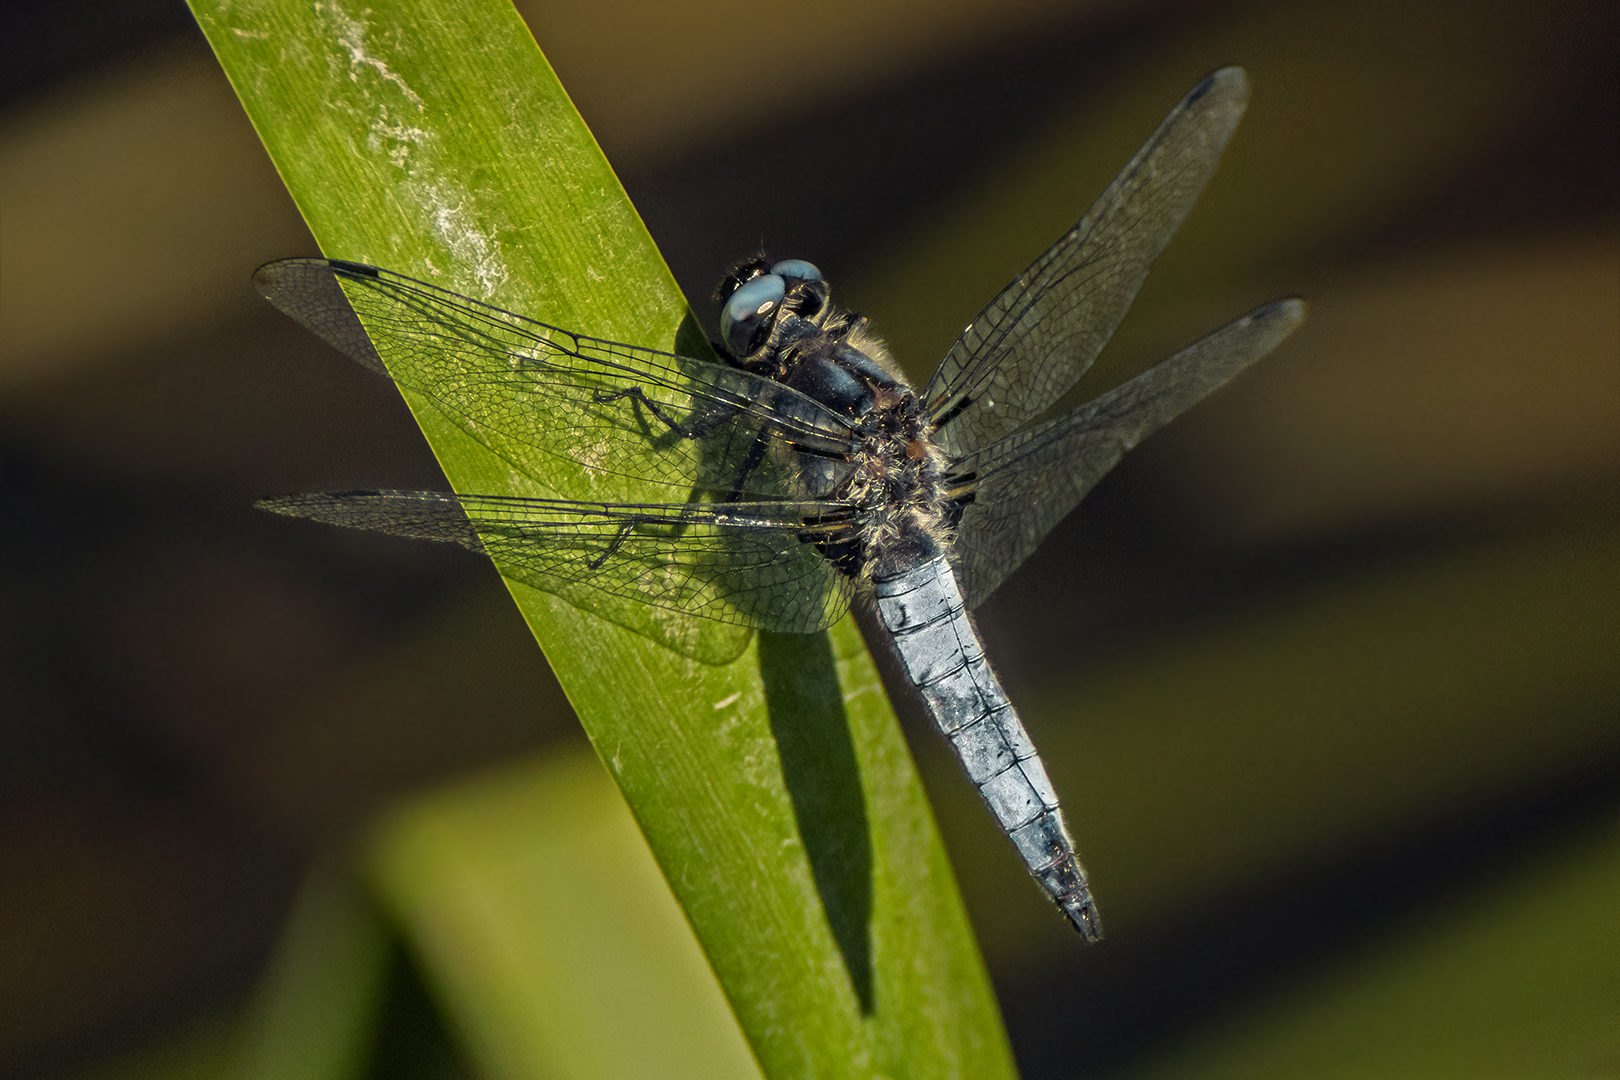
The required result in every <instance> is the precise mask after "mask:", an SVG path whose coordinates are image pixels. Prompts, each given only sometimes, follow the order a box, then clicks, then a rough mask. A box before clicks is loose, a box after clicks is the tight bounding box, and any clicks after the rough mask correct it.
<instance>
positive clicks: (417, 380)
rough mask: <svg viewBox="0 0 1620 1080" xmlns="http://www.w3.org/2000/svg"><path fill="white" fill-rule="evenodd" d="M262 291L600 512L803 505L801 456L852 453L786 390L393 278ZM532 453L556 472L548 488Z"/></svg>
mask: <svg viewBox="0 0 1620 1080" xmlns="http://www.w3.org/2000/svg"><path fill="white" fill-rule="evenodd" d="M254 282H255V284H256V285H257V286H258V287H259V290H260V291H261V292H262V293H263V294H264V296H265V297H266V298H267V299H268V300H269V301H270V302H271V303H272V304H274V305H275V306H276V307H278V308H280V309H281V310H282V311H284V312H286V313H287V314H288V315H290V316H292V317H293V318H294V319H295V320H297V321H298V322H300V323H302V324H303V325H304V326H306V327H308V328H309V329H310V330H313V331H314V332H315V333H316V334H318V335H320V336H321V337H323V338H325V339H326V340H327V341H328V342H329V343H331V344H332V345H333V346H335V347H336V348H338V349H339V350H341V351H342V352H344V353H346V354H347V355H349V356H350V357H352V358H353V359H354V360H356V361H358V362H359V363H361V364H363V365H364V366H366V367H368V368H371V369H372V370H374V371H379V372H382V373H383V374H386V375H388V376H389V377H391V378H393V379H394V380H395V381H396V382H398V383H400V384H401V385H402V386H406V387H409V388H410V389H412V390H414V391H417V392H418V393H421V394H423V395H425V396H427V397H428V398H429V399H430V400H431V401H432V402H433V403H434V405H435V406H437V407H438V408H439V409H440V410H441V411H442V412H444V414H445V415H446V416H448V417H449V418H450V419H451V420H453V421H454V422H455V423H456V424H457V425H458V426H460V427H461V428H462V429H463V430H465V431H466V432H468V433H469V434H470V435H472V436H473V437H474V438H476V439H477V440H479V441H480V442H482V443H483V444H484V445H485V446H487V447H489V448H490V449H491V450H492V451H494V452H495V453H496V454H498V455H500V456H501V457H503V458H505V459H506V460H507V461H508V462H509V463H510V464H511V465H512V466H513V467H514V468H515V469H517V470H518V471H520V472H523V473H525V474H526V475H529V476H530V477H532V478H533V479H536V480H538V481H539V482H540V483H542V484H543V485H545V486H547V487H550V488H553V489H554V490H555V487H556V485H555V484H554V483H553V482H552V481H551V479H548V477H550V476H551V475H552V472H553V470H557V471H560V472H562V473H564V474H566V475H568V476H569V477H570V478H571V479H570V482H569V491H568V493H569V494H577V493H580V492H588V493H589V494H591V495H597V496H600V497H601V498H603V499H604V500H619V499H624V498H627V497H631V498H633V497H635V495H636V490H635V485H636V484H656V485H661V486H663V487H665V488H671V489H676V490H675V491H672V493H671V494H672V496H673V497H674V498H676V499H684V498H686V497H687V496H688V493H689V492H690V491H692V490H700V491H709V492H715V493H717V494H719V495H721V496H722V497H729V498H738V497H755V498H763V499H767V500H773V499H782V498H791V497H792V496H793V494H794V481H793V476H792V473H793V463H794V462H795V461H797V460H800V456H801V455H810V456H812V457H814V458H815V459H816V461H817V462H818V463H821V462H825V461H829V460H831V461H837V460H839V459H840V458H841V457H842V456H843V455H844V454H845V453H846V452H847V451H848V448H849V442H850V435H849V429H848V426H847V424H845V423H844V422H843V421H842V420H840V419H839V418H838V417H837V415H836V414H834V413H832V412H830V411H828V410H827V409H826V408H824V407H823V406H821V405H820V404H819V403H817V402H815V401H812V400H810V399H809V398H806V397H804V396H803V395H802V394H799V393H797V392H796V391H794V390H791V389H789V388H788V387H786V386H783V385H781V384H780V383H775V382H771V381H770V380H767V379H762V378H759V377H757V376H755V375H751V374H749V373H748V372H745V371H741V370H738V369H736V368H730V367H726V366H724V365H721V364H716V363H713V362H710V361H704V360H694V359H690V358H687V357H682V356H676V355H674V354H671V353H664V352H659V351H657V350H653V349H644V348H639V347H637V346H631V345H623V344H619V343H617V342H611V341H604V340H601V339H598V338H592V337H586V336H584V335H581V334H575V333H572V332H570V331H566V330H562V329H560V328H558V327H555V326H550V325H547V324H546V323H542V322H537V321H535V320H533V319H529V318H526V317H524V316H521V315H515V314H513V313H511V312H508V311H503V310H501V309H500V308H496V307H491V306H490V305H488V304H483V303H480V302H479V301H476V300H473V299H470V298H468V297H464V296H459V295H457V294H455V293H452V292H448V291H446V290H444V289H440V288H438V287H436V286H434V285H429V284H427V283H425V282H420V281H416V280H413V279H411V278H407V277H404V276H402V275H399V274H395V273H392V272H390V271H387V270H380V269H377V268H375V267H369V266H362V265H359V264H356V263H343V262H329V261H327V260H323V259H289V260H285V261H282V262H275V263H271V264H269V265H268V266H264V267H261V268H260V269H259V271H258V272H257V273H256V274H255V275H254ZM384 360H386V361H387V363H386V364H385V363H384ZM535 452H539V453H540V454H543V455H546V456H547V457H548V458H550V459H551V460H550V461H549V462H548V463H547V464H546V466H545V468H544V469H543V470H540V471H541V472H544V473H545V474H546V475H537V474H536V471H535V468H536V461H535ZM821 467H823V468H824V467H825V466H821ZM626 481H630V482H631V483H628V484H627V483H626Z"/></svg>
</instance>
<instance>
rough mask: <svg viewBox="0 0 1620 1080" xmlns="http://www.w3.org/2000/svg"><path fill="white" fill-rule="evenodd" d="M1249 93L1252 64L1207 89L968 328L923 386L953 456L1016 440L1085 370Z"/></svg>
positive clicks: (1195, 191) (1213, 79) (1194, 193)
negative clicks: (1010, 437) (1006, 439)
mask: <svg viewBox="0 0 1620 1080" xmlns="http://www.w3.org/2000/svg"><path fill="white" fill-rule="evenodd" d="M1248 96H1249V85H1248V79H1247V77H1246V76H1245V75H1244V73H1243V70H1242V69H1241V68H1235V67H1229V68H1222V69H1221V70H1220V71H1217V72H1215V73H1214V74H1213V75H1211V76H1209V77H1208V78H1207V79H1205V80H1204V81H1203V82H1201V83H1199V84H1198V86H1196V87H1195V88H1194V89H1193V90H1192V92H1191V93H1189V94H1188V95H1187V96H1186V98H1184V99H1183V100H1182V102H1181V103H1180V104H1179V105H1177V106H1176V107H1175V108H1174V109H1173V110H1171V112H1170V115H1169V116H1167V117H1165V119H1164V122H1163V123H1162V124H1160V125H1159V129H1158V130H1157V131H1155V132H1154V133H1153V137H1152V138H1151V139H1149V140H1148V141H1147V144H1146V145H1144V146H1143V147H1142V149H1141V150H1139V151H1137V153H1136V156H1135V157H1134V158H1132V159H1131V161H1130V164H1128V165H1126V166H1125V168H1124V170H1123V171H1122V172H1120V174H1119V175H1118V176H1116V177H1115V178H1114V181H1113V183H1111V184H1109V185H1108V188H1107V190H1106V191H1104V192H1103V193H1102V195H1101V196H1100V197H1099V198H1098V199H1097V201H1096V202H1095V203H1093V204H1092V206H1091V208H1090V209H1089V210H1087V211H1086V214H1085V216H1084V217H1082V218H1081V219H1080V221H1079V223H1078V224H1076V225H1075V227H1074V228H1073V229H1070V230H1069V232H1068V233H1067V234H1066V235H1064V236H1063V238H1062V239H1060V240H1059V241H1058V242H1057V243H1055V244H1053V245H1052V246H1051V247H1050V248H1049V249H1047V251H1046V253H1045V254H1044V255H1042V256H1041V257H1040V258H1038V259H1036V260H1035V261H1034V262H1033V263H1032V264H1030V266H1029V268H1028V269H1027V270H1025V271H1024V272H1023V273H1022V274H1020V275H1019V276H1018V277H1017V278H1015V279H1014V280H1013V282H1012V283H1011V284H1009V285H1008V286H1007V287H1006V288H1005V289H1003V290H1002V291H1001V295H999V296H997V297H996V298H995V299H994V300H992V301H991V302H990V305H989V306H988V307H986V308H985V309H984V311H982V312H980V313H979V316H978V318H976V319H974V320H973V322H972V323H971V324H969V326H968V327H967V329H965V330H964V331H962V336H961V337H960V338H958V339H957V341H956V343H955V344H954V345H952V346H951V349H950V351H949V352H948V353H946V354H945V359H944V360H943V361H942V362H941V363H940V366H939V370H938V371H937V372H935V374H934V377H933V379H932V380H930V381H929V383H928V387H927V389H926V390H924V391H923V403H924V405H925V407H926V408H927V410H928V415H929V416H930V417H932V418H933V419H934V422H935V424H936V425H937V430H936V433H935V435H934V439H935V441H936V442H938V443H939V444H940V445H942V446H943V447H944V448H945V449H946V451H947V452H948V453H949V454H950V455H951V456H953V457H960V456H962V455H964V454H968V453H971V452H972V451H973V450H975V449H978V448H979V447H983V446H988V445H989V444H990V443H992V442H994V441H995V440H996V439H1000V438H1002V437H1004V436H1006V435H1009V434H1011V433H1012V432H1013V431H1015V430H1017V429H1018V428H1019V427H1021V426H1022V425H1023V424H1024V423H1026V422H1027V421H1029V420H1032V419H1034V418H1035V417H1037V416H1039V415H1040V414H1041V413H1043V412H1045V411H1046V410H1047V409H1049V408H1051V406H1052V405H1053V404H1055V403H1056V402H1057V400H1058V398H1060V397H1062V396H1063V395H1064V394H1065V393H1067V392H1068V391H1069V389H1070V388H1071V387H1073V386H1074V384H1075V383H1076V382H1077V381H1078V380H1079V378H1080V376H1081V375H1083V374H1085V372H1086V369H1087V368H1089V367H1090V366H1091V363H1092V361H1094V360H1095V359H1096V358H1097V354H1098V353H1099V352H1101V351H1102V347H1103V346H1104V345H1105V344H1106V343H1107V342H1108V339H1109V338H1111V337H1112V336H1113V335H1114V330H1115V329H1116V328H1117V327H1118V326H1119V323H1120V320H1121V319H1123V318H1124V317H1125V312H1126V309H1128V308H1129V307H1130V305H1131V301H1132V300H1134V299H1135V298H1136V293H1137V290H1138V289H1140V288H1141V286H1142V281H1143V279H1144V278H1146V277H1147V273H1148V269H1149V267H1150V266H1151V265H1152V263H1153V260H1154V259H1156V258H1158V256H1159V252H1161V251H1163V250H1164V247H1165V245H1166V244H1167V243H1169V242H1170V237H1171V236H1172V235H1174V233H1175V231H1176V229H1178V228H1179V227H1180V226H1181V222H1182V221H1183V219H1185V218H1186V216H1187V213H1188V212H1189V211H1190V210H1191V209H1192V205H1193V203H1194V202H1195V201H1196V200H1197V198H1198V195H1199V193H1200V192H1202V191H1203V189H1204V185H1205V184H1206V183H1208V182H1209V178H1210V176H1211V174H1213V173H1214V171H1215V163H1216V161H1217V160H1218V159H1219V158H1220V156H1221V150H1222V149H1223V148H1224V147H1225V146H1226V142H1227V139H1229V138H1230V137H1231V134H1232V130H1233V129H1234V128H1235V127H1236V126H1237V122H1238V118H1239V117H1240V116H1241V115H1242V114H1243V107H1244V105H1245V103H1246V102H1247V101H1248Z"/></svg>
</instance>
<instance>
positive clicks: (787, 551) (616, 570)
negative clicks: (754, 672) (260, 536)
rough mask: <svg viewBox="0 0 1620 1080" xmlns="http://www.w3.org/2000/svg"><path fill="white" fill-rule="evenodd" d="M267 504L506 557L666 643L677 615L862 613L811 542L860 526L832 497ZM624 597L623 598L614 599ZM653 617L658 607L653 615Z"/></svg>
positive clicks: (772, 622)
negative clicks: (663, 501)
mask: <svg viewBox="0 0 1620 1080" xmlns="http://www.w3.org/2000/svg"><path fill="white" fill-rule="evenodd" d="M259 505H260V506H261V507H262V508H264V509H266V510H272V511H275V512H276V513H280V514H287V515H289V516H292V517H302V518H310V519H313V520H315V521H323V522H327V523H329V524H334V525H345V526H349V527H352V528H361V529H370V530H372V531H376V532H385V533H391V534H393V535H395V536H404V537H410V538H412V539H418V540H440V541H447V542H450V543H455V544H460V545H461V546H462V547H465V548H469V549H471V550H473V551H477V552H480V553H483V554H486V555H489V556H491V557H492V558H494V560H495V563H496V565H497V566H499V567H500V569H501V572H502V573H503V574H505V575H506V576H508V577H510V578H513V579H514V580H517V581H521V582H524V583H525V584H528V585H532V586H534V587H535V588H537V589H542V590H544V591H546V592H549V593H553V594H555V595H558V596H561V597H563V598H564V599H565V600H568V601H569V602H571V603H574V604H575V605H576V606H579V607H583V608H586V609H588V610H591V611H593V612H596V613H598V614H601V615H603V616H604V617H606V618H609V619H611V620H612V621H614V622H617V623H619V624H620V625H623V626H627V627H630V628H631V629H634V630H637V631H640V632H643V633H648V634H652V635H653V636H656V637H660V638H664V637H667V636H668V634H669V633H670V632H671V631H670V627H669V625H668V624H669V622H670V620H669V619H668V613H670V612H678V613H680V614H683V615H697V616H702V617H703V618H706V619H714V620H718V621H720V622H726V623H732V624H735V625H741V626H749V627H755V628H759V629H767V630H777V631H784V632H790V633H809V632H812V631H815V630H820V629H823V628H825V627H827V626H830V625H831V624H832V623H833V622H834V621H835V620H836V619H837V618H838V617H839V616H840V615H841V614H843V612H844V611H845V610H846V609H847V608H848V606H849V595H850V591H849V590H850V586H849V581H848V579H847V578H845V577H844V576H843V575H841V574H839V573H838V572H837V571H836V570H835V569H834V568H833V565H832V564H831V563H830V562H828V561H827V560H826V559H825V558H823V557H822V556H821V555H820V554H819V553H818V552H817V549H816V547H815V546H814V544H812V543H810V542H808V541H807V540H806V539H803V538H802V537H803V536H804V535H806V533H807V530H808V533H809V534H810V535H819V536H825V537H828V538H836V537H837V536H838V534H839V532H840V530H841V529H843V528H846V527H848V526H849V525H850V524H851V521H850V519H849V516H848V513H847V511H844V510H842V509H841V508H838V507H835V506H833V505H831V504H826V503H809V502H769V503H762V502H743V503H724V504H721V503H690V504H647V505H627V504H614V505H603V504H595V503H581V502H571V501H566V500H553V499H526V498H514V497H496V496H480V495H452V494H449V493H440V492H431V491H428V492H424V491H356V492H340V493H335V494H322V495H292V496H286V497H283V498H276V499H267V500H264V501H263V502H261V503H260V504H259ZM604 597H611V598H613V599H614V600H615V601H617V602H608V601H606V600H605V599H604ZM649 609H651V610H649Z"/></svg>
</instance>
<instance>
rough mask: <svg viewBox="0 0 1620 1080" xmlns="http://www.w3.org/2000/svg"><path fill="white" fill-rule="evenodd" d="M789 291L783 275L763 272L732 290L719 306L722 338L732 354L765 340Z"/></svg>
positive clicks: (749, 349) (743, 353)
mask: <svg viewBox="0 0 1620 1080" xmlns="http://www.w3.org/2000/svg"><path fill="white" fill-rule="evenodd" d="M806 265H809V264H806ZM786 292H787V283H786V282H785V281H783V280H782V279H781V277H779V276H778V275H776V274H761V275H760V276H759V277H757V278H754V279H753V280H752V281H748V282H745V283H744V284H742V285H740V286H738V288H737V291H736V292H734V293H732V294H731V297H730V298H729V299H728V300H726V302H725V305H724V306H723V307H721V309H720V340H721V341H722V342H724V343H725V346H726V348H728V349H730V350H731V355H733V356H736V357H743V356H747V355H748V354H749V353H751V352H753V351H754V350H755V349H757V348H759V346H760V345H761V344H763V343H764V341H765V337H766V335H767V334H769V333H770V329H771V323H772V322H773V321H774V320H775V316H776V312H777V309H778V308H780V307H781V304H782V297H783V295H785V294H786Z"/></svg>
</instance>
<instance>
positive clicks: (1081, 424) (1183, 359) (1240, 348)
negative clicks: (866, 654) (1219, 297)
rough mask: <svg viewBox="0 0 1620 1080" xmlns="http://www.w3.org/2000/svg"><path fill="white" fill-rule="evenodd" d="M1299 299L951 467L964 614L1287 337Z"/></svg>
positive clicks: (1261, 312) (1300, 309)
mask: <svg viewBox="0 0 1620 1080" xmlns="http://www.w3.org/2000/svg"><path fill="white" fill-rule="evenodd" d="M1304 316H1305V305H1304V303H1302V302H1301V301H1299V300H1282V301H1278V302H1277V303H1273V304H1268V305H1266V306H1265V307H1262V308H1259V309H1257V310H1255V311H1252V312H1250V313H1249V314H1248V315H1245V316H1244V317H1243V318H1241V319H1238V320H1237V321H1236V322H1233V323H1230V324H1228V325H1227V326H1225V327H1222V328H1221V329H1220V330H1217V331H1215V332H1214V333H1213V334H1210V335H1209V336H1208V337H1206V338H1204V339H1202V340H1201V341H1198V342H1197V343H1195V344H1193V345H1190V346H1188V347H1187V348H1186V349H1183V350H1182V351H1181V352H1179V353H1177V354H1176V355H1174V356H1172V357H1170V359H1168V360H1165V361H1164V362H1162V363H1160V364H1158V365H1157V366H1155V367H1153V368H1150V369H1149V370H1147V371H1145V372H1143V373H1142V374H1141V375H1138V376H1137V377H1136V378H1134V379H1132V380H1131V381H1129V382H1127V383H1123V384H1121V385H1120V386H1118V387H1115V388H1114V389H1113V390H1111V391H1109V392H1108V393H1106V394H1104V395H1102V396H1101V397H1099V398H1097V399H1096V400H1095V401H1092V402H1090V403H1088V404H1086V405H1082V406H1080V407H1079V408H1077V409H1075V410H1074V411H1073V412H1070V413H1068V414H1067V415H1065V416H1061V417H1059V418H1057V419H1055V420H1050V421H1048V422H1046V423H1044V424H1039V425H1037V426H1035V427H1032V428H1030V429H1029V430H1027V431H1022V432H1019V433H1018V434H1016V435H1012V436H1009V437H1008V438H1005V439H1002V440H1001V441H999V442H997V443H995V444H994V445H992V446H989V447H986V448H985V449H984V450H981V451H979V452H977V453H974V454H970V455H968V456H967V457H965V458H963V459H961V460H960V461H957V462H955V463H953V466H952V468H953V471H954V472H955V473H956V474H957V475H959V476H960V477H962V480H961V486H962V488H963V489H964V490H963V494H964V496H968V501H967V503H966V505H965V506H964V507H963V509H962V518H961V521H960V522H959V524H958V526H957V539H958V543H956V544H955V545H954V546H953V549H952V552H953V555H952V558H953V562H954V563H955V564H956V570H957V578H958V581H959V582H960V583H961V587H962V593H963V596H964V597H965V598H966V599H967V602H968V605H969V606H970V607H971V606H973V605H975V604H978V603H979V602H981V601H983V600H985V599H987V598H988V597H989V596H990V594H991V593H993V592H995V590H996V588H997V586H999V585H1000V584H1001V582H1002V581H1003V580H1004V579H1005V578H1006V577H1007V575H1008V574H1010V573H1012V572H1013V571H1014V570H1016V569H1017V568H1018V567H1019V566H1020V565H1021V564H1022V563H1023V561H1024V559H1026V558H1027V557H1028V556H1029V554H1030V553H1031V552H1032V551H1034V550H1035V548H1036V547H1037V546H1038V545H1039V544H1040V542H1041V541H1042V540H1043V539H1045V537H1046V534H1047V533H1048V532H1050V531H1051V530H1052V527H1053V526H1055V525H1056V524H1057V523H1058V522H1059V521H1061V520H1063V518H1064V517H1066V516H1067V515H1068V513H1069V511H1071V510H1073V509H1074V508H1075V506H1076V505H1078V504H1079V502H1080V500H1081V499H1082V498H1083V497H1084V496H1085V494H1086V493H1087V492H1088V491H1090V490H1091V489H1092V488H1093V487H1094V486H1095V485H1096V483H1097V481H1099V480H1101V479H1102V477H1103V476H1104V474H1106V473H1107V472H1108V470H1109V469H1112V468H1113V467H1114V466H1115V465H1116V464H1117V463H1118V462H1119V459H1120V458H1122V457H1124V456H1125V453H1126V451H1128V450H1130V449H1131V448H1132V447H1133V446H1135V445H1136V444H1137V443H1139V442H1141V441H1142V439H1143V438H1145V437H1146V436H1148V435H1150V434H1152V433H1153V432H1154V431H1157V430H1158V429H1159V428H1161V427H1163V426H1164V425H1165V424H1167V423H1169V422H1170V421H1171V420H1173V419H1175V418H1176V417H1177V416H1178V415H1180V414H1181V413H1182V412H1184V411H1185V410H1186V409H1188V408H1190V407H1191V406H1193V405H1195V404H1197V402H1198V401H1200V400H1201V399H1203V398H1204V397H1205V396H1206V395H1208V394H1209V393H1211V392H1212V391H1214V390H1216V389H1217V388H1219V387H1221V386H1222V385H1224V384H1225V383H1226V382H1227V381H1229V380H1230V379H1232V378H1233V377H1234V376H1235V375H1237V374H1238V373H1239V372H1240V371H1242V370H1243V369H1244V368H1246V367H1248V366H1249V365H1250V364H1252V363H1254V362H1255V361H1256V360H1258V359H1260V358H1261V357H1262V356H1264V355H1265V354H1266V353H1268V352H1270V351H1271V350H1272V349H1273V348H1275V347H1276V346H1277V344H1278V343H1279V342H1281V341H1282V340H1283V339H1284V338H1285V337H1287V336H1288V335H1289V334H1291V333H1293V331H1294V329H1295V327H1297V326H1298V325H1299V323H1300V320H1301V319H1303V318H1304Z"/></svg>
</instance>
